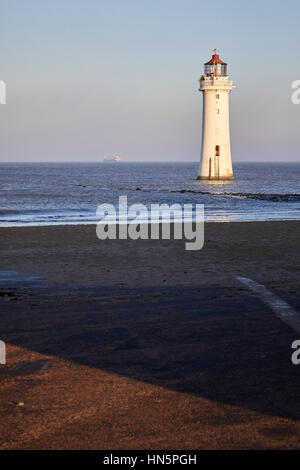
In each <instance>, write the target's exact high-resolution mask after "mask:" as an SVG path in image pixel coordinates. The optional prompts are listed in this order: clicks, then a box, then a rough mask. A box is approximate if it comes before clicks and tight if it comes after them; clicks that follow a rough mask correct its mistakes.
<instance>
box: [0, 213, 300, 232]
mask: <svg viewBox="0 0 300 470" xmlns="http://www.w3.org/2000/svg"><path fill="white" fill-rule="evenodd" d="M189 221H190V220H188V219H186V222H189ZM267 222H271V223H272V222H275V223H276V222H300V216H299V218H295V219H255V220H205V221H204V223H205V224H229V223H234V224H250V223H267ZM134 223H136V222H135V221H134ZM142 223H143V222H142ZM173 223H174V222H171V224H173ZM97 224H98V221H93V222H78V223H74V222H64V223H63V222H62V223H60V222H57V223H56V222H55V223H51V224H49V223H45V224H40V223H36V224H31V223H28V224H17V225H1V223H0V229H7V228H26V227H28V228H33V227H43V228H46V227H65V226H74V227H78V226H87V225H95V226H96V225H97ZM124 224H127V225H128V221H127V222H124V223H122V222H117V223H116V225H117V226H118V225H124ZM148 225H150V222H148Z"/></svg>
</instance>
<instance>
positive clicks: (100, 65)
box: [0, 0, 300, 162]
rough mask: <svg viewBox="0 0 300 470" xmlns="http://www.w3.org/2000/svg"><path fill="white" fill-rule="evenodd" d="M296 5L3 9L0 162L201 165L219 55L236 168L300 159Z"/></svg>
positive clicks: (117, 3) (3, 0)
mask: <svg viewBox="0 0 300 470" xmlns="http://www.w3.org/2000/svg"><path fill="white" fill-rule="evenodd" d="M299 17H300V2H299V0H286V1H284V2H283V1H282V0H280V1H277V0H272V1H270V0H260V1H257V0H251V1H244V0H239V1H237V0H235V1H233V0H224V1H220V0H214V1H213V2H209V1H201V0H180V1H179V0H151V1H150V0H139V1H137V0H126V1H125V0H80V1H79V0H51V1H41V0H26V2H25V1H23V0H0V80H3V81H5V83H6V86H7V98H6V99H7V104H6V105H0V161H1V162H6V161H10V162H18V161H27V162H30V161H38V162H48V161H102V160H103V156H104V155H110V154H112V153H114V152H118V153H119V154H120V156H121V158H122V160H124V161H195V162H196V161H199V158H200V144H201V113H202V96H201V93H200V92H199V91H198V79H199V77H200V76H201V74H202V72H203V64H204V62H206V61H207V60H209V59H210V57H211V55H212V50H213V49H214V48H218V49H219V51H220V56H221V58H222V59H223V60H225V61H226V62H227V63H228V69H229V74H230V78H231V79H232V80H233V82H234V85H235V86H236V88H235V89H234V91H233V92H232V94H231V96H230V119H231V144H232V158H233V160H234V161H300V152H299V148H300V145H299V144H300V132H299V128H300V105H295V104H293V103H292V101H291V94H292V89H291V84H292V82H293V81H294V80H297V79H300V60H299V59H300V47H299V44H300V28H299Z"/></svg>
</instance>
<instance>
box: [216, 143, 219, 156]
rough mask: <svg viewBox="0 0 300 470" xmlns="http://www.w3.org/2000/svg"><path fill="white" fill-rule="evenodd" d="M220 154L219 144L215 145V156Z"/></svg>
mask: <svg viewBox="0 0 300 470" xmlns="http://www.w3.org/2000/svg"><path fill="white" fill-rule="evenodd" d="M219 156H220V145H216V157H219Z"/></svg>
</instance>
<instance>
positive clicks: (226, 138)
mask: <svg viewBox="0 0 300 470" xmlns="http://www.w3.org/2000/svg"><path fill="white" fill-rule="evenodd" d="M213 52H214V54H213V56H212V58H211V60H210V61H209V62H207V63H206V64H204V75H202V77H201V78H200V80H199V83H200V89H199V91H202V93H203V112H202V143H201V163H200V168H199V175H198V180H212V181H218V180H233V171H232V163H231V150H230V129H229V93H230V92H231V91H232V81H231V80H229V76H228V74H227V64H226V63H225V62H223V61H222V60H221V59H220V57H219V54H217V50H216V49H214V51H213Z"/></svg>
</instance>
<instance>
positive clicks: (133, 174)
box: [0, 162, 300, 227]
mask: <svg viewBox="0 0 300 470" xmlns="http://www.w3.org/2000/svg"><path fill="white" fill-rule="evenodd" d="M198 166H199V164H198V163H194V162H187V163H163V162H161V163H126V162H120V163H102V162H101V163H1V164H0V226H6V227H9V226H12V227H13V226H33V225H63V224H94V223H96V222H97V221H98V218H97V215H96V210H97V207H98V206H99V205H100V204H104V203H106V204H113V205H114V206H116V207H117V206H118V201H119V196H127V204H128V205H131V204H134V203H142V204H144V205H145V206H146V207H147V208H148V209H149V208H150V205H151V204H163V203H165V204H168V205H172V204H174V203H176V204H179V205H180V207H183V205H184V204H193V206H194V205H196V204H204V211H205V220H206V221H207V222H240V221H267V220H298V219H300V163H262V162H259V163H257V162H256V163H253V162H252V163H234V175H235V179H234V180H233V181H228V182H226V181H221V182H206V181H205V182H204V181H201V182H200V181H197V179H196V178H197V171H198ZM175 219H176V214H175ZM120 222H121V220H120Z"/></svg>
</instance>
